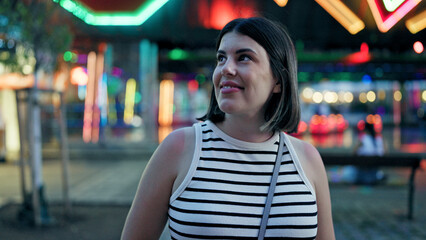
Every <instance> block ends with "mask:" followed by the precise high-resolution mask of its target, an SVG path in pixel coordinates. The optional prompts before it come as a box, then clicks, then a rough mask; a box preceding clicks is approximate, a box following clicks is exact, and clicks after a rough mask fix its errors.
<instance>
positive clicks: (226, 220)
mask: <svg viewBox="0 0 426 240" xmlns="http://www.w3.org/2000/svg"><path fill="white" fill-rule="evenodd" d="M216 50H217V66H216V68H215V70H214V73H213V86H214V89H213V93H212V97H211V102H210V106H209V110H208V112H207V114H206V115H205V116H204V117H202V118H200V119H199V120H202V121H203V122H200V123H196V124H194V126H192V127H188V128H183V129H179V130H176V131H174V132H172V133H171V134H170V135H169V136H168V137H167V138H166V139H165V140H164V141H163V142H162V143H161V144H160V145H159V147H158V149H157V150H156V151H155V153H154V154H153V156H152V159H151V160H150V162H149V164H148V166H147V168H146V170H145V172H144V173H143V175H142V179H141V182H140V185H139V187H138V190H137V193H136V196H135V199H134V202H133V204H132V207H131V210H130V212H129V215H128V217H127V220H126V224H125V226H124V230H123V234H122V239H158V237H159V236H160V234H161V232H162V230H163V227H164V225H165V223H166V221H167V220H169V228H170V233H171V236H172V239H258V236H259V232H260V231H259V228H260V225H261V219H262V217H263V213H264V209H265V202H267V195H268V190H269V186H270V182H271V179H272V177H271V176H272V171H273V169H274V164H275V161H276V157H278V154H277V152H278V144H279V143H283V144H284V148H283V149H284V152H283V154H282V155H281V159H279V160H281V164H280V166H279V167H278V168H277V169H278V170H279V174H278V179H277V183H276V187H275V191H274V195H273V199H272V206H271V208H270V213H269V215H268V214H266V215H267V217H268V219H267V221H266V222H267V227H266V232H265V238H266V239H267V238H269V237H274V238H281V239H283V238H300V239H327V240H330V239H334V230H333V223H332V216H331V204H330V196H329V189H328V182H327V176H326V173H325V169H324V165H323V163H322V160H321V157H320V155H319V154H318V152H317V150H316V149H315V148H314V147H313V146H312V145H310V144H308V143H305V142H303V141H301V140H298V139H296V138H293V137H290V136H288V135H286V134H284V135H282V137H280V132H282V131H286V132H293V131H295V130H296V128H297V126H298V123H299V119H300V112H299V111H300V110H299V103H298V97H297V69H296V68H297V67H296V64H297V60H296V54H295V50H294V47H293V44H292V42H291V40H290V37H289V36H288V34H287V33H286V31H285V30H284V29H283V28H282V27H281V26H280V25H278V24H276V23H274V22H272V21H270V20H267V19H264V18H248V19H235V20H233V21H231V22H229V23H228V24H227V25H226V26H225V27H224V28H223V29H222V31H221V32H220V35H219V38H218V40H217V44H216Z"/></svg>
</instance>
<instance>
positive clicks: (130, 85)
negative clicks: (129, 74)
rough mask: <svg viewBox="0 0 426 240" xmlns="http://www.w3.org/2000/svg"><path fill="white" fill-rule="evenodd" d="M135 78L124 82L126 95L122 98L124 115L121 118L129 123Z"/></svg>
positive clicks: (130, 120)
mask: <svg viewBox="0 0 426 240" xmlns="http://www.w3.org/2000/svg"><path fill="white" fill-rule="evenodd" d="M135 92H136V80H135V79H134V78H130V79H129V80H127V83H126V97H125V100H124V116H123V120H124V122H125V123H127V124H131V123H132V120H133V116H134V106H135Z"/></svg>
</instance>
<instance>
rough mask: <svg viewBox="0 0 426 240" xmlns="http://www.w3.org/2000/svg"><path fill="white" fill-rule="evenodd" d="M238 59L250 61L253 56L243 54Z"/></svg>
mask: <svg viewBox="0 0 426 240" xmlns="http://www.w3.org/2000/svg"><path fill="white" fill-rule="evenodd" d="M238 60H239V61H249V60H251V57H250V56H248V55H241V56H240V57H239V58H238Z"/></svg>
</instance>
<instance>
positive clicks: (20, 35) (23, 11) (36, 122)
mask: <svg viewBox="0 0 426 240" xmlns="http://www.w3.org/2000/svg"><path fill="white" fill-rule="evenodd" d="M60 14H61V9H60V7H59V6H58V5H57V4H54V3H53V2H52V1H50V0H21V1H19V0H11V1H1V2H0V33H2V34H3V35H4V36H3V37H4V38H5V39H6V40H7V41H8V43H9V41H12V43H13V42H16V44H15V46H16V47H15V49H13V47H12V45H13V44H11V45H10V46H8V49H9V50H8V51H10V50H12V51H10V52H12V55H14V56H13V57H12V58H9V61H8V62H6V64H9V65H10V67H9V70H10V71H19V72H21V73H24V74H28V73H31V71H28V67H27V68H25V67H26V66H28V64H25V66H21V65H22V64H23V62H25V61H23V59H27V60H29V62H31V63H32V64H33V71H32V72H34V79H35V80H34V87H33V88H32V91H29V93H30V94H29V98H28V100H27V104H28V107H29V109H30V112H29V116H27V119H28V120H27V121H28V122H29V123H30V124H29V125H28V126H29V130H30V131H29V134H28V141H29V150H30V158H31V163H32V164H31V168H32V171H31V173H32V174H31V175H32V193H30V194H28V195H27V194H26V193H25V192H26V191H25V189H24V191H23V192H24V203H23V208H22V210H21V211H20V212H19V215H18V216H20V218H21V220H25V221H29V222H32V223H35V224H36V225H43V224H50V223H51V222H52V221H51V218H50V216H49V213H48V210H47V201H46V200H45V198H44V191H43V189H44V187H43V178H42V155H41V123H40V105H39V102H38V91H37V87H38V84H37V82H38V81H37V78H38V76H37V73H38V71H39V70H43V71H44V72H46V73H53V71H54V70H55V68H56V65H57V57H58V55H59V54H61V53H63V52H65V51H66V50H68V49H69V47H70V46H71V43H72V38H73V37H72V33H71V31H70V30H69V27H68V26H67V25H66V24H64V23H63V21H61V19H63V18H61V17H60V16H61V15H60ZM31 59H35V61H31ZM26 69H27V70H26ZM21 147H22V146H21Z"/></svg>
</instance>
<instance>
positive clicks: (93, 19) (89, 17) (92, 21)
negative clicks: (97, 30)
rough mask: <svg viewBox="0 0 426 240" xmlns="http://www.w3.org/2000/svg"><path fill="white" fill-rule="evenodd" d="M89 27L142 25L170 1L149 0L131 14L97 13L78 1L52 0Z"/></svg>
mask: <svg viewBox="0 0 426 240" xmlns="http://www.w3.org/2000/svg"><path fill="white" fill-rule="evenodd" d="M52 1H53V2H57V3H59V5H60V6H61V7H62V8H64V9H65V10H67V11H68V12H70V13H72V14H74V16H76V17H78V18H80V19H81V20H83V21H84V22H85V23H87V24H89V25H97V26H114V25H115V26H130V25H133V26H134V25H141V24H142V23H144V22H145V21H146V20H148V18H150V17H151V16H152V15H153V14H154V13H155V12H157V11H158V10H159V9H160V8H161V7H162V6H163V5H164V4H166V3H167V2H168V1H169V0H147V1H145V3H143V4H142V5H141V6H140V7H139V8H137V9H135V10H134V11H131V12H95V11H93V10H92V9H90V8H88V7H86V6H85V5H84V4H81V3H80V2H79V1H77V0H52Z"/></svg>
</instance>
